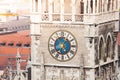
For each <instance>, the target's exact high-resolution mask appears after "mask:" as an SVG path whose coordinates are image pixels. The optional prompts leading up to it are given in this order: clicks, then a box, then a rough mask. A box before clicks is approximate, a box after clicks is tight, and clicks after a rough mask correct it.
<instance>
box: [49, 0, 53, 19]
mask: <svg viewBox="0 0 120 80" xmlns="http://www.w3.org/2000/svg"><path fill="white" fill-rule="evenodd" d="M48 6H49V10H48V11H49V21H52V11H53V10H52V0H48Z"/></svg>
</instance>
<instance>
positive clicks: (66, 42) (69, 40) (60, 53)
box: [48, 30, 77, 61]
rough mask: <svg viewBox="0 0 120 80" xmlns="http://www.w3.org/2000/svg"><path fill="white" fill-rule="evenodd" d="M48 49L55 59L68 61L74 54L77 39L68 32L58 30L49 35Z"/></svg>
mask: <svg viewBox="0 0 120 80" xmlns="http://www.w3.org/2000/svg"><path fill="white" fill-rule="evenodd" d="M48 49H49V51H50V54H51V55H52V57H53V58H55V59H56V60H59V61H68V60H70V59H72V58H73V57H74V56H75V54H76V51H77V41H76V39H75V37H74V36H73V35H72V34H71V33H70V32H68V31H64V30H59V31H56V32H55V33H53V34H52V35H51V36H50V38H49V42H48Z"/></svg>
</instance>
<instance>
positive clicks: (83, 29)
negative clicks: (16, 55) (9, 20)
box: [29, 0, 119, 80]
mask: <svg viewBox="0 0 120 80" xmlns="http://www.w3.org/2000/svg"><path fill="white" fill-rule="evenodd" d="M31 5H32V8H31V38H32V48H31V78H30V79H31V80H118V79H117V75H118V66H117V65H118V52H117V50H118V49H117V32H118V25H119V23H118V21H119V15H118V13H119V12H118V6H119V4H118V0H31ZM30 79H29V80H30Z"/></svg>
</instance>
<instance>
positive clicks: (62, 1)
mask: <svg viewBox="0 0 120 80" xmlns="http://www.w3.org/2000/svg"><path fill="white" fill-rule="evenodd" d="M60 5H61V10H60V11H61V14H60V19H61V22H63V21H64V0H60Z"/></svg>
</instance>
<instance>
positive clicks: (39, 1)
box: [38, 0, 42, 21]
mask: <svg viewBox="0 0 120 80" xmlns="http://www.w3.org/2000/svg"><path fill="white" fill-rule="evenodd" d="M38 12H39V14H40V15H39V18H40V19H39V20H40V21H41V20H42V19H41V13H42V1H41V0H38Z"/></svg>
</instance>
